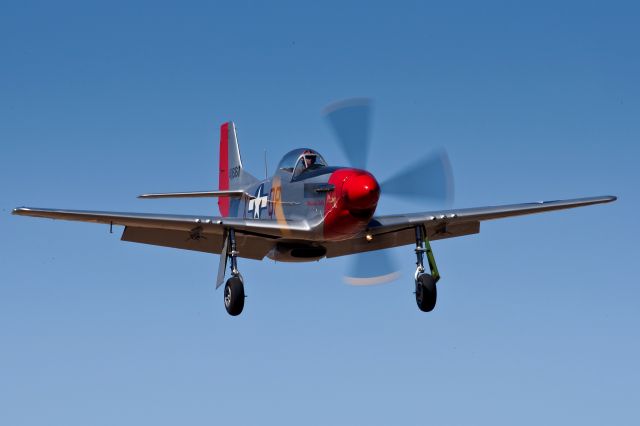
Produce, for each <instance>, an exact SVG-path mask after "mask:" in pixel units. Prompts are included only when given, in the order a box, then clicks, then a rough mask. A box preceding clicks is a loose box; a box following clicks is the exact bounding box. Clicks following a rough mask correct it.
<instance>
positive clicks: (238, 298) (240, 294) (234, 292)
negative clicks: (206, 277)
mask: <svg viewBox="0 0 640 426" xmlns="http://www.w3.org/2000/svg"><path fill="white" fill-rule="evenodd" d="M228 239H229V243H230V247H229V249H228V250H227V252H226V253H225V255H226V256H228V257H229V259H231V278H229V279H228V280H227V283H226V284H225V286H224V307H225V309H226V310H227V313H228V314H229V315H232V316H236V315H240V313H241V312H242V309H243V308H244V298H245V296H244V285H243V283H242V275H240V272H239V271H238V251H237V250H236V234H235V232H234V230H233V229H229V234H228ZM226 246H227V245H226V244H225V247H226Z"/></svg>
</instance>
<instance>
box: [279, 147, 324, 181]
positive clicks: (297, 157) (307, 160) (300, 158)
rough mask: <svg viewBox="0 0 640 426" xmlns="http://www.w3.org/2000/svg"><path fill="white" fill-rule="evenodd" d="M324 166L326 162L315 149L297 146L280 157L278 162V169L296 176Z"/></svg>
mask: <svg viewBox="0 0 640 426" xmlns="http://www.w3.org/2000/svg"><path fill="white" fill-rule="evenodd" d="M326 166H327V162H326V161H325V160H324V158H322V155H320V154H319V153H318V152H317V151H315V150H313V149H310V148H297V149H294V150H292V151H289V152H287V153H286V154H285V155H284V157H282V160H280V164H278V170H282V171H284V172H288V173H293V174H294V176H297V175H299V174H300V173H302V172H304V171H307V170H317V169H318V168H320V167H326Z"/></svg>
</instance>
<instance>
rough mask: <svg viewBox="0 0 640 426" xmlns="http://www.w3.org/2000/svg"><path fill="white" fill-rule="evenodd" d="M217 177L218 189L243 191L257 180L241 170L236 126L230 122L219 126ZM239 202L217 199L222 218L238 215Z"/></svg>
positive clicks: (224, 198) (225, 198) (226, 198)
mask: <svg viewBox="0 0 640 426" xmlns="http://www.w3.org/2000/svg"><path fill="white" fill-rule="evenodd" d="M219 172H220V173H219V175H218V176H219V177H218V189H219V190H229V189H243V188H245V187H247V186H249V185H251V184H252V183H255V182H257V181H258V180H257V179H256V178H255V177H253V176H252V175H251V174H249V173H247V172H246V171H244V169H243V168H242V159H241V158H240V147H239V146H238V137H237V134H236V126H235V124H233V122H232V121H229V122H227V123H224V124H223V125H222V126H220V170H219ZM239 203H240V200H237V199H233V200H231V199H229V197H220V198H218V207H219V208H220V214H221V215H222V216H225V217H226V216H235V215H237V214H238V206H239Z"/></svg>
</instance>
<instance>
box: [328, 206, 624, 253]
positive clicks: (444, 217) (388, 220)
mask: <svg viewBox="0 0 640 426" xmlns="http://www.w3.org/2000/svg"><path fill="white" fill-rule="evenodd" d="M616 199H617V198H616V197H614V196H601V197H589V198H576V199H573V200H558V201H539V202H535V203H523V204H507V205H502V206H489V207H474V208H469V209H456V210H443V211H433V212H424V213H408V214H400V215H389V216H377V217H374V218H373V219H372V220H371V222H370V223H369V228H368V229H367V231H366V233H365V234H363V235H360V236H357V237H356V238H353V239H351V240H346V241H340V242H337V243H332V244H330V245H328V246H327V257H335V256H344V255H348V254H353V253H360V252H365V251H371V250H380V249H385V248H391V247H398V246H403V245H408V244H414V243H415V227H416V226H419V225H422V226H424V228H425V230H426V232H427V237H428V238H429V239H430V240H439V239H444V238H453V237H460V236H463V235H470V234H477V233H479V232H480V222H482V221H485V220H494V219H501V218H505V217H512V216H522V215H528V214H534V213H543V212H548V211H553V210H562V209H571V208H575V207H583V206H590V205H593V204H602V203H610V202H612V201H615V200H616ZM367 234H368V235H369V236H370V237H371V238H370V241H368V240H367V238H365V235H367Z"/></svg>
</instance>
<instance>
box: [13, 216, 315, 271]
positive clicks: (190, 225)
mask: <svg viewBox="0 0 640 426" xmlns="http://www.w3.org/2000/svg"><path fill="white" fill-rule="evenodd" d="M12 213H13V214H15V215H20V216H33V217H44V218H49V219H60V220H73V221H80V222H91V223H103V224H106V225H122V226H125V230H124V232H123V233H122V240H124V241H132V242H138V243H144V244H152V245H159V246H165V247H175V248H181V249H186V250H196V251H204V252H209V253H216V254H220V252H221V250H222V245H223V242H224V241H223V237H224V232H225V229H228V228H233V229H234V230H235V231H236V235H237V237H236V239H237V242H238V251H239V252H240V254H239V256H240V257H247V258H250V259H262V258H263V257H264V256H265V255H266V254H267V253H268V252H269V250H271V248H272V247H273V245H274V244H275V241H276V240H278V239H279V238H281V237H288V238H291V237H294V238H295V237H296V236H299V237H303V236H304V235H305V234H307V233H308V231H309V230H310V228H309V225H308V224H307V223H306V222H303V221H287V222H286V223H282V222H278V221H276V220H265V219H244V218H230V217H215V216H187V215H166V214H151V213H119V212H104V211H85V210H57V209H41V208H31V207H20V208H17V209H14V210H13V212H12Z"/></svg>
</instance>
